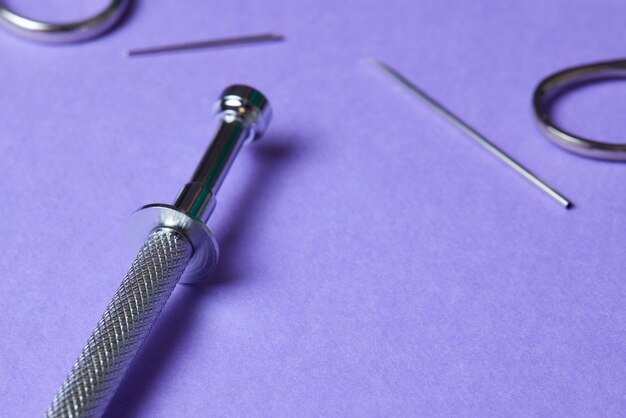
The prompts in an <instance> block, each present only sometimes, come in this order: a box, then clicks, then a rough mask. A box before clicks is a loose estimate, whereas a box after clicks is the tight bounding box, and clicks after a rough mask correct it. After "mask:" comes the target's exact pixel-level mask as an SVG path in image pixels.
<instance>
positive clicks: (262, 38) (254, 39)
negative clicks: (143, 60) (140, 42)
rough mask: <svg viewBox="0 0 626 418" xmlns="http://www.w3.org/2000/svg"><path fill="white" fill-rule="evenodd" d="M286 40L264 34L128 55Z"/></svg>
mask: <svg viewBox="0 0 626 418" xmlns="http://www.w3.org/2000/svg"><path fill="white" fill-rule="evenodd" d="M284 39H285V38H284V36H282V35H279V34H275V33H264V34H260V35H251V36H238V37H235V38H223V39H213V40H210V41H198V42H186V43H182V44H173V45H165V46H157V47H150V48H138V49H130V50H128V51H126V55H128V56H129V57H132V56H137V55H147V54H158V53H163V52H174V51H183V50H189V49H200V48H215V47H220V46H231V45H243V44H254V43H260V42H279V41H282V40H284Z"/></svg>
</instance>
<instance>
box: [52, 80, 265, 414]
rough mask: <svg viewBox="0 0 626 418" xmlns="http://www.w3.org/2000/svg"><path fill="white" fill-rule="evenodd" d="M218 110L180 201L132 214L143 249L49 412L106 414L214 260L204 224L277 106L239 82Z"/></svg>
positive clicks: (214, 248)
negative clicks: (155, 331)
mask: <svg viewBox="0 0 626 418" xmlns="http://www.w3.org/2000/svg"><path fill="white" fill-rule="evenodd" d="M215 114H216V119H217V121H218V127H217V131H216V132H215V134H214V136H213V140H212V141H211V144H210V145H209V148H208V149H207V151H206V153H205V154H204V156H203V157H202V160H201V161H200V164H199V165H198V167H197V169H196V171H195V173H194V175H193V176H192V178H191V181H190V182H189V183H187V184H186V185H185V186H184V187H183V189H182V191H181V192H180V194H179V195H178V199H176V201H175V203H174V204H173V205H164V204H155V205H148V206H145V207H143V208H142V209H140V210H139V211H137V212H135V214H134V215H133V217H132V218H131V221H132V223H131V225H132V226H133V228H132V231H131V232H135V233H136V234H137V237H136V239H138V240H140V242H141V243H143V245H142V247H141V250H140V251H139V253H138V254H137V257H135V261H134V262H133V265H132V267H131V268H130V270H129V271H128V273H127V274H126V277H125V278H124V280H123V281H122V284H121V285H120V287H119V288H118V290H117V292H116V293H115V296H113V300H112V301H111V303H110V304H109V306H108V307H107V309H106V311H105V313H104V314H103V315H102V317H101V319H100V321H99V322H98V325H97V326H96V329H95V330H94V331H93V333H92V334H91V337H90V338H89V340H88V341H87V344H86V345H85V347H84V348H83V351H82V352H81V354H80V356H79V357H78V360H76V363H75V364H74V367H72V369H71V371H70V373H69V374H68V376H67V378H66V379H65V382H64V383H63V385H62V386H61V387H60V388H59V391H58V392H57V394H56V396H55V397H54V400H53V402H52V405H50V408H49V409H48V411H47V413H46V417H47V418H67V417H100V416H101V415H102V414H103V413H104V411H105V409H106V408H107V405H108V404H109V401H110V400H111V398H112V397H113V394H114V393H115V391H116V390H117V388H118V386H119V384H120V382H121V380H122V378H123V377H124V374H125V373H126V371H127V370H128V368H129V367H130V364H131V362H132V361H133V359H134V358H135V356H136V354H137V353H138V352H139V350H140V348H141V345H142V344H143V342H144V341H145V339H146V337H147V336H148V334H149V332H150V330H151V329H152V327H153V325H154V324H155V322H156V321H157V318H158V317H159V314H160V313H161V310H162V309H163V307H164V306H165V304H166V302H167V300H168V299H169V297H170V295H171V293H172V291H173V289H174V287H175V286H176V284H177V283H178V282H179V280H180V281H187V282H189V281H197V280H201V279H203V278H205V277H207V275H208V273H209V271H210V270H211V269H212V268H213V267H214V266H215V263H216V262H217V256H218V250H217V243H216V242H215V240H214V238H213V235H212V234H211V231H210V230H209V229H208V228H207V226H206V225H205V222H206V220H207V219H208V217H209V215H210V214H211V212H212V210H213V208H214V207H215V195H216V193H217V191H218V189H219V188H220V185H221V184H222V181H223V180H224V177H225V175H226V173H227V172H228V170H229V168H230V166H231V164H232V163H233V160H234V159H235V157H236V156H237V154H238V153H239V150H240V149H241V147H242V146H243V144H244V143H247V142H251V141H253V140H256V139H258V138H260V137H261V135H263V133H264V131H265V128H266V127H267V125H268V123H269V121H270V119H271V108H270V105H269V102H268V101H267V99H266V98H265V96H264V95H263V94H262V93H261V92H259V91H258V90H255V89H253V88H251V87H248V86H244V85H235V86H230V87H228V88H227V89H226V90H224V92H223V93H222V96H221V98H220V100H219V101H218V102H217V104H216V108H215Z"/></svg>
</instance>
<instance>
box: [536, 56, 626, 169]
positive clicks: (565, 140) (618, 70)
mask: <svg viewBox="0 0 626 418" xmlns="http://www.w3.org/2000/svg"><path fill="white" fill-rule="evenodd" d="M614 78H626V60H619V61H606V62H598V63H594V64H588V65H582V66H579V67H571V68H566V69H564V70H562V71H559V72H557V73H554V74H552V75H550V76H548V77H546V78H545V79H543V80H542V81H541V82H540V83H539V85H538V86H537V87H536V88H535V92H534V95H533V109H534V112H535V117H536V119H537V122H538V123H539V126H540V128H541V130H542V131H543V132H544V133H545V134H546V135H547V137H548V138H549V139H550V140H551V141H552V142H554V143H555V144H556V145H558V146H560V147H562V148H564V149H566V150H567V151H570V152H573V153H575V154H578V155H580V156H583V157H588V158H596V159H600V160H613V161H626V143H623V144H611V143H608V142H599V141H594V140H591V139H587V138H583V137H581V136H578V135H575V134H573V133H571V132H568V131H566V130H565V129H563V128H561V127H559V126H558V125H557V124H556V123H554V121H552V119H551V117H550V108H551V104H552V103H553V101H554V99H555V98H556V97H557V96H559V95H561V94H562V93H564V92H566V91H569V90H572V89H574V88H576V87H580V86H581V85H582V84H589V83H594V82H597V81H600V80H607V79H614Z"/></svg>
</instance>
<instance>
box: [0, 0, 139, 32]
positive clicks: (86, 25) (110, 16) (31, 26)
mask: <svg viewBox="0 0 626 418" xmlns="http://www.w3.org/2000/svg"><path fill="white" fill-rule="evenodd" d="M130 1H131V0H111V2H110V4H109V5H108V6H107V7H106V8H105V9H104V10H103V11H101V12H100V13H98V14H96V15H95V16H92V17H90V18H87V19H84V20H80V21H76V22H68V23H49V22H42V21H40V20H34V19H30V18H27V17H24V16H20V15H18V14H17V13H15V12H14V11H11V10H9V8H8V7H7V6H6V4H5V2H4V1H3V0H0V25H2V26H4V27H6V28H7V29H8V30H9V31H11V32H13V33H14V34H16V35H18V36H20V37H22V38H26V39H29V40H31V41H36V42H46V43H71V42H81V41H85V40H87V39H91V38H95V37H96V36H99V35H101V34H103V33H104V32H106V31H108V30H109V29H111V28H112V27H113V26H115V24H116V23H118V22H119V21H120V19H121V18H122V17H123V16H124V13H125V12H126V10H127V9H128V5H129V4H130Z"/></svg>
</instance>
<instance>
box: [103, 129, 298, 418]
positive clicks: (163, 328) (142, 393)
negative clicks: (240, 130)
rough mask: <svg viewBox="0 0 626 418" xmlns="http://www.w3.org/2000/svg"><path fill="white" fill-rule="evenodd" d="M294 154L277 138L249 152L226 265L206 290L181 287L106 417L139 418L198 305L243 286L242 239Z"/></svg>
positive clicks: (223, 241) (224, 239)
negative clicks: (249, 172) (221, 290)
mask: <svg viewBox="0 0 626 418" xmlns="http://www.w3.org/2000/svg"><path fill="white" fill-rule="evenodd" d="M295 148H296V145H295V143H294V142H293V140H290V139H289V138H287V137H285V138H282V137H276V136H273V137H271V138H267V139H266V140H264V141H263V142H261V143H259V144H255V145H254V146H252V147H250V148H249V149H248V150H245V152H251V153H253V154H254V156H253V160H254V163H255V165H256V167H255V169H254V170H253V176H250V177H249V180H248V183H247V184H246V187H245V189H244V190H242V191H241V198H240V199H239V202H238V203H237V205H235V208H232V210H231V211H232V213H233V214H236V216H230V217H229V220H228V223H227V225H225V227H224V228H223V230H224V231H225V233H224V234H222V235H220V236H217V239H218V242H219V245H220V252H221V253H222V259H221V260H220V262H219V265H218V267H217V270H216V272H215V273H214V275H213V277H212V278H211V279H209V280H207V284H206V285H203V286H197V285H188V286H183V287H180V286H179V288H178V289H175V291H174V292H175V294H174V295H173V297H172V300H170V303H169V304H168V305H167V306H166V307H165V309H164V310H163V312H162V314H161V316H160V318H159V319H158V321H157V323H156V324H155V327H154V329H153V330H152V332H151V334H150V336H149V337H148V339H147V340H146V342H145V343H144V346H143V347H142V349H141V351H140V353H139V354H138V356H137V358H136V359H135V361H134V362H133V364H132V366H131V367H130V369H129V371H128V373H127V374H126V377H125V378H124V380H123V381H122V383H121V385H120V387H119V389H118V391H117V393H116V395H115V396H114V397H113V399H112V401H111V404H110V405H109V408H108V409H107V411H106V413H105V417H109V418H110V417H134V416H136V415H137V414H138V412H139V410H140V409H141V406H142V404H143V403H144V402H145V401H146V399H148V398H149V397H150V394H151V393H152V388H153V387H154V385H155V384H156V383H157V382H158V381H159V380H160V379H162V378H164V372H165V370H166V365H167V363H168V360H169V359H170V358H171V357H172V356H173V355H174V353H175V352H176V348H177V346H178V345H179V343H180V342H181V341H183V340H184V339H185V338H193V336H192V335H189V332H190V330H191V324H192V323H193V320H194V318H195V316H196V314H197V313H198V309H200V307H201V303H200V302H201V301H202V300H203V299H205V298H207V297H209V296H210V294H211V292H212V291H213V290H214V289H215V288H217V287H220V286H224V285H228V284H230V283H233V282H235V281H240V280H242V272H241V271H238V270H237V268H236V266H237V264H238V262H237V260H238V257H237V256H236V254H237V253H238V252H239V248H240V246H241V245H242V239H244V238H245V236H246V233H247V232H246V231H249V230H250V229H249V227H248V226H249V225H250V224H252V223H254V217H255V214H258V213H260V211H262V210H263V208H262V207H261V204H260V203H261V202H262V200H263V199H260V198H261V196H263V195H264V194H266V193H267V191H268V189H271V186H272V179H275V178H277V176H280V175H281V172H282V171H283V170H284V169H285V167H286V165H287V162H288V161H289V160H293V159H294V156H295V154H296V153H295ZM228 255H231V256H230V257H229V256H228ZM176 293H177V294H176ZM190 379H193V376H190ZM181 390H184V388H181Z"/></svg>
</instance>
